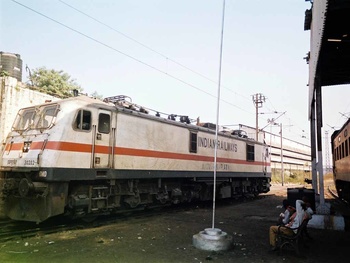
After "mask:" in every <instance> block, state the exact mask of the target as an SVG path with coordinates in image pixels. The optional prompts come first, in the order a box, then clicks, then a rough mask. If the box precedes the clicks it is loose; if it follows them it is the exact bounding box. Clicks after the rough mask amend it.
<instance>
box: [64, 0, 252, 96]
mask: <svg viewBox="0 0 350 263" xmlns="http://www.w3.org/2000/svg"><path fill="white" fill-rule="evenodd" d="M58 1H59V2H61V3H62V4H64V5H66V6H68V7H69V8H71V9H73V10H75V11H76V12H78V13H80V14H82V15H84V16H86V17H88V18H90V19H92V20H93V21H95V22H97V23H99V24H101V25H103V26H105V27H107V28H109V29H110V30H112V31H114V32H115V33H118V34H120V35H122V36H123V37H125V38H127V39H129V40H131V41H133V42H135V43H137V44H138V45H140V46H142V47H144V48H146V49H148V50H150V51H152V52H154V53H156V54H158V55H159V56H162V57H164V58H165V59H167V60H168V61H171V62H173V63H174V64H176V65H178V66H180V67H182V68H184V69H186V70H188V71H190V72H192V73H194V74H196V75H198V76H201V77H202V78H204V79H206V80H208V81H210V82H212V83H215V84H217V81H215V80H213V79H210V78H209V77H207V76H205V75H203V74H202V73H199V72H197V71H195V70H193V69H191V68H189V67H187V66H185V65H183V64H182V63H180V62H178V61H176V60H174V59H172V58H170V57H169V56H167V55H164V54H163V53H161V52H159V51H157V50H155V49H154V48H151V47H149V46H147V45H145V44H143V43H141V42H140V41H138V40H136V39H135V38H133V37H130V36H128V35H127V34H125V33H123V32H121V31H120V30H117V29H115V28H114V27H112V26H110V25H108V24H106V23H104V22H102V21H100V20H98V19H97V18H95V17H93V16H91V15H89V14H87V13H85V12H83V11H81V10H80V9H78V8H76V7H74V6H72V5H70V4H68V3H66V2H65V1H62V0H58ZM221 87H223V88H225V89H227V90H228V91H230V92H232V93H234V94H236V95H238V96H241V97H242V98H245V99H247V100H250V98H248V97H246V96H244V95H242V94H239V93H237V92H235V91H233V90H231V89H229V88H228V87H225V86H224V85H221Z"/></svg>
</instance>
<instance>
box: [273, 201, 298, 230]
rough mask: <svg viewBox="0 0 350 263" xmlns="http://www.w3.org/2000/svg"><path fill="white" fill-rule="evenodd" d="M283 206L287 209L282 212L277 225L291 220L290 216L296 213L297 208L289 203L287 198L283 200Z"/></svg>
mask: <svg viewBox="0 0 350 263" xmlns="http://www.w3.org/2000/svg"><path fill="white" fill-rule="evenodd" d="M283 208H284V209H285V210H284V212H283V213H281V214H280V216H279V218H278V222H277V225H286V224H288V223H289V221H290V217H291V216H292V215H293V214H294V213H295V208H294V207H293V206H290V205H289V202H288V200H287V199H284V200H283Z"/></svg>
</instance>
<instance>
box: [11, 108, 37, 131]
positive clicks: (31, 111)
mask: <svg viewBox="0 0 350 263" xmlns="http://www.w3.org/2000/svg"><path fill="white" fill-rule="evenodd" d="M35 115H36V112H35V108H27V109H22V110H20V111H19V112H18V114H17V116H16V119H15V122H14V125H13V126H12V129H13V130H14V131H24V130H27V129H29V128H30V127H31V126H32V125H33V124H34V119H35Z"/></svg>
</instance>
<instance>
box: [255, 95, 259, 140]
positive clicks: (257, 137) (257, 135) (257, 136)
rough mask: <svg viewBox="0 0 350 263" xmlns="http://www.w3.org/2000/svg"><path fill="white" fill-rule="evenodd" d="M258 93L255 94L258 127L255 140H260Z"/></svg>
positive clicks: (256, 127) (256, 124)
mask: <svg viewBox="0 0 350 263" xmlns="http://www.w3.org/2000/svg"><path fill="white" fill-rule="evenodd" d="M258 101H259V100H258V93H257V94H255V129H256V132H255V133H256V136H255V140H256V141H258V139H259V118H258V115H259V102H258Z"/></svg>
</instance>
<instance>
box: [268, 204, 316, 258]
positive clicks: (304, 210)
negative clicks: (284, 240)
mask: <svg viewBox="0 0 350 263" xmlns="http://www.w3.org/2000/svg"><path fill="white" fill-rule="evenodd" d="M303 200H305V201H306V202H305V201H303ZM303 200H297V201H296V202H295V203H296V212H295V213H294V214H293V215H292V216H291V218H290V222H289V223H288V224H286V225H285V226H286V227H281V228H280V231H281V232H282V233H283V234H285V235H293V234H294V233H296V232H297V231H298V230H297V229H296V228H298V227H299V226H300V225H301V223H302V222H303V220H304V219H307V218H309V219H310V218H311V216H312V213H313V212H311V211H312V209H311V208H310V205H307V204H309V202H308V201H307V199H306V198H303ZM278 228H279V226H271V227H270V232H269V237H270V246H271V250H272V251H276V250H277V249H278V248H277V247H276V235H277V232H278ZM291 228H293V229H294V230H293V229H291Z"/></svg>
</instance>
